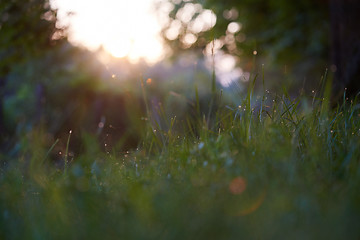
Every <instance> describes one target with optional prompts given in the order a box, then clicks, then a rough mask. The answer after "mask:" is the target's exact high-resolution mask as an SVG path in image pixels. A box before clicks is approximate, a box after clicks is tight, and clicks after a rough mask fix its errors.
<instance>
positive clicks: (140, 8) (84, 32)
mask: <svg viewBox="0 0 360 240" xmlns="http://www.w3.org/2000/svg"><path fill="white" fill-rule="evenodd" d="M153 2H154V0H131V1H129V0H103V1H101V2H100V1H95V0H52V1H51V3H52V6H53V7H54V8H57V9H58V15H59V20H60V22H59V24H60V26H69V40H70V42H72V43H73V44H75V45H81V46H85V47H87V48H89V49H90V50H96V49H98V48H99V47H101V46H102V47H103V48H104V49H105V50H106V51H107V52H109V53H110V54H111V55H113V56H114V57H117V58H123V57H127V58H129V60H130V61H132V62H136V61H138V60H139V59H141V58H143V59H145V60H146V61H148V62H150V63H151V62H156V61H159V60H160V59H161V58H162V56H163V54H164V50H163V45H162V42H161V40H160V37H159V34H158V33H159V32H160V29H161V27H160V24H159V23H158V21H157V19H156V16H155V13H154V10H153V9H152V3H153ZM69 13H70V14H69Z"/></svg>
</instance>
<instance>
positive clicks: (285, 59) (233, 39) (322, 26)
mask: <svg viewBox="0 0 360 240" xmlns="http://www.w3.org/2000/svg"><path fill="white" fill-rule="evenodd" d="M169 2H170V4H171V5H172V7H171V9H172V10H171V11H170V13H169V21H168V23H167V24H165V25H164V28H163V36H164V39H165V40H166V42H167V43H168V44H169V45H170V46H171V47H172V49H173V50H174V51H175V52H177V51H180V50H183V49H203V48H204V47H205V46H206V45H207V44H208V43H209V41H211V40H212V39H219V40H221V44H222V48H221V49H222V50H224V51H225V52H227V53H230V54H232V55H234V56H238V57H240V59H242V62H241V66H242V67H246V65H247V63H248V62H251V60H252V55H253V53H254V51H256V52H255V53H256V54H257V55H258V57H259V58H262V57H266V58H267V59H268V60H269V61H268V62H271V63H274V62H276V63H279V64H282V65H283V64H286V65H288V66H292V65H294V64H295V63H296V65H297V67H298V68H299V69H302V71H303V73H304V72H306V71H309V70H311V69H313V67H314V66H315V65H316V64H319V63H320V64H323V63H324V62H325V61H328V60H329V46H330V40H329V27H330V23H329V16H328V15H329V11H328V1H327V0H316V1H314V0H303V1H286V0H242V1H235V0H223V1H218V0H202V1H188V0H186V1H169ZM169 2H168V3H166V4H169ZM199 6H200V7H201V8H200V7H199ZM186 9H187V13H185V11H184V10H186ZM204 9H210V10H212V11H213V12H214V13H215V14H216V24H215V25H214V27H212V28H203V29H202V30H200V31H199V28H196V27H195V28H194V26H195V25H198V24H199V23H198V21H199V16H201V14H202V12H203V11H204ZM184 15H188V16H186V17H184ZM189 16H190V17H189ZM179 23H180V25H181V28H180V29H179V31H178V34H177V36H176V37H173V36H172V37H171V38H169V34H168V33H169V31H173V30H174V26H175V25H179ZM171 28H173V30H171ZM200 29H201V28H200ZM194 30H195V31H194ZM189 34H192V35H194V36H195V37H196V41H193V42H192V43H191V44H184V42H186V37H187V36H189ZM322 67H324V66H323V65H322Z"/></svg>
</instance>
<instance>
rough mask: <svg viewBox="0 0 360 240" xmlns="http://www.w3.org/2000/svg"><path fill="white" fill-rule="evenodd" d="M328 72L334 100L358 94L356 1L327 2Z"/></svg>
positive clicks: (359, 14) (359, 16)
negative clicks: (331, 72) (329, 30)
mask: <svg viewBox="0 0 360 240" xmlns="http://www.w3.org/2000/svg"><path fill="white" fill-rule="evenodd" d="M330 16H331V33H332V36H331V38H332V64H333V66H332V70H333V71H334V72H335V80H334V84H333V86H334V97H335V99H336V100H338V99H339V97H340V96H341V95H342V94H343V92H344V89H345V88H346V89H347V90H346V93H347V95H350V96H354V95H356V94H357V93H358V92H359V91H360V25H359V23H360V1H359V0H330Z"/></svg>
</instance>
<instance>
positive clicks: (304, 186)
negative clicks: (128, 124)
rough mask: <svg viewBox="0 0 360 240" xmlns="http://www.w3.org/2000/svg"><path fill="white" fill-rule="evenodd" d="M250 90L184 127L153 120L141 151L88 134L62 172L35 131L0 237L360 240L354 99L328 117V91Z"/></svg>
mask: <svg viewBox="0 0 360 240" xmlns="http://www.w3.org/2000/svg"><path fill="white" fill-rule="evenodd" d="M249 89H250V90H249V92H248V95H247V96H246V97H245V98H244V100H243V102H242V103H241V106H236V107H231V106H227V105H224V104H222V103H221V99H220V95H219V96H214V98H213V99H214V101H215V102H217V107H214V108H212V110H211V111H213V112H212V113H211V114H208V112H202V109H201V108H200V107H199V106H194V108H195V109H197V111H196V112H197V113H198V115H196V116H189V117H188V121H186V120H184V121H180V120H179V121H178V120H177V119H176V118H172V119H163V121H162V122H161V123H160V122H159V121H158V120H157V117H155V115H154V114H153V113H152V112H151V111H149V110H148V111H147V112H148V116H147V120H148V121H146V122H147V130H146V132H144V138H143V142H142V143H141V144H140V145H139V148H138V149H136V150H133V151H130V152H126V153H124V152H117V151H112V152H111V151H110V152H109V153H103V152H101V151H100V150H98V147H97V144H96V141H94V140H93V139H92V138H91V137H90V136H87V137H86V138H85V139H84V140H85V141H84V144H85V147H84V152H83V153H82V154H81V155H79V156H75V157H71V158H70V157H69V156H62V155H60V157H61V160H60V163H63V161H64V159H69V160H71V162H69V163H68V164H65V165H64V164H62V165H60V166H59V165H58V166H57V167H56V166H54V162H53V161H51V159H50V158H48V157H47V156H48V154H47V151H48V150H49V149H46V148H44V147H43V146H44V142H46V137H45V134H44V133H43V132H42V131H40V130H39V131H33V132H32V133H31V134H28V136H25V137H24V139H23V141H24V142H26V143H27V144H26V146H27V148H26V149H25V150H24V152H23V155H22V156H21V157H19V158H18V159H17V160H16V159H13V160H12V161H9V162H7V163H6V164H4V165H3V166H2V167H1V172H0V213H1V215H0V238H4V239H25V238H26V239H64V238H75V239H99V238H102V239H104V238H105V239H159V238H161V239H239V238H241V239H243V238H245V239H254V238H255V239H274V238H275V239H276V238H281V239H294V238H299V239H309V238H310V239H339V238H344V237H346V238H356V237H358V236H359V234H360V232H359V228H358V222H359V220H360V205H359V200H360V192H359V189H360V165H359V159H360V149H359V145H360V117H359V114H360V111H359V109H360V103H359V101H358V100H357V99H354V100H352V101H350V100H347V99H346V98H345V97H344V103H343V104H342V105H341V106H339V107H337V108H336V109H334V110H329V106H328V102H329V101H328V100H329V99H328V97H329V96H328V95H329V90H328V89H330V87H329V85H327V86H323V87H322V88H321V89H325V90H320V91H319V93H314V95H313V98H311V99H310V101H308V100H309V99H307V98H305V97H303V96H302V97H299V98H298V99H295V100H292V99H290V98H289V97H287V96H286V94H284V95H282V96H278V95H275V94H270V93H267V92H265V93H264V97H260V98H256V97H254V96H253V93H252V89H253V88H252V87H251V88H249ZM143 94H144V99H145V100H146V101H148V99H147V92H146V88H145V87H143ZM195 94H196V93H194V95H195ZM149 104H150V103H149ZM148 108H149V107H148ZM162 111H166V109H165V110H164V109H161V108H160V109H159V114H158V115H156V116H164V115H162V113H161V112H162ZM208 115H210V116H213V120H212V121H209V119H207V116H208ZM178 125H180V126H182V127H181V128H177V127H176V126H178ZM178 129H181V130H178ZM69 139H70V146H71V138H70V136H69ZM62 154H63V153H62ZM68 157H69V158H68ZM64 167H65V169H64Z"/></svg>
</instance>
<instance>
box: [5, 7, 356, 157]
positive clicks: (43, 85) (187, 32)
mask: <svg viewBox="0 0 360 240" xmlns="http://www.w3.org/2000/svg"><path fill="white" fill-rule="evenodd" d="M359 5H360V3H359V2H358V1H356V0H344V1H340V0H303V1H283V0H267V1H265V0H243V1H235V0H222V1H215V0H202V1H191V0H153V1H152V0H132V1H125V0H124V1H122V0H103V1H95V0H91V1H89V0H87V1H86V0H76V1H75V0H53V1H49V0H25V1H24V0H12V1H1V2H0V88H1V89H0V132H1V136H0V148H1V150H2V152H3V156H5V155H6V156H10V157H11V156H15V155H16V154H18V153H19V152H21V151H23V150H24V149H26V147H27V145H28V143H29V141H31V138H32V135H31V134H30V133H31V132H32V131H33V130H34V129H41V130H42V131H43V132H45V134H43V137H42V138H43V142H44V145H45V147H47V148H49V147H50V146H51V145H52V144H53V143H54V142H55V140H56V139H60V142H59V144H58V145H57V148H58V149H56V151H57V152H61V151H63V149H64V147H65V145H66V139H67V137H68V135H69V131H70V130H71V131H72V134H73V137H72V148H73V149H72V151H73V152H74V153H78V152H81V151H82V149H83V148H84V141H86V139H88V138H89V136H94V138H96V141H97V142H98V144H99V146H100V148H101V149H103V150H104V151H110V150H111V149H114V148H115V149H116V147H117V149H118V151H125V150H126V149H131V148H136V147H137V146H138V144H139V141H140V139H141V138H142V134H143V132H144V131H143V128H144V127H145V125H146V121H148V119H147V117H146V116H147V114H146V106H145V101H144V98H145V99H146V101H148V102H149V103H150V104H149V105H150V111H152V112H153V113H154V114H155V115H156V114H158V112H159V109H161V108H164V109H165V110H164V112H165V113H166V114H165V115H166V116H165V117H166V118H172V117H175V116H176V117H177V118H179V119H185V118H186V116H189V115H191V114H193V113H194V111H195V109H194V106H195V101H196V96H198V97H199V99H200V103H201V104H200V105H201V108H202V109H201V111H202V112H204V113H205V112H206V111H207V108H209V105H208V103H209V99H210V98H211V94H212V93H213V91H214V83H213V80H216V86H215V87H216V89H223V101H224V102H225V104H229V105H231V104H236V105H238V104H239V103H240V101H241V99H242V97H243V95H244V93H246V91H247V86H248V84H249V82H250V81H251V80H253V79H254V77H255V76H256V75H258V76H261V78H263V79H264V83H261V81H258V84H257V85H256V91H259V92H263V91H264V90H265V89H266V90H267V91H270V92H277V91H283V90H284V89H286V91H287V92H289V94H290V95H291V96H294V97H295V96H299V95H300V94H308V95H311V94H314V91H316V90H317V89H318V86H319V82H320V79H321V77H322V76H323V75H324V73H325V72H326V73H327V74H328V76H329V78H330V79H334V81H333V89H334V91H333V96H334V99H337V98H338V96H340V95H341V94H342V92H343V90H344V89H345V88H348V90H347V92H348V94H349V95H355V94H356V93H357V92H358V91H359V66H360V37H359V35H360V33H359V31H358V29H357V22H359V21H358V20H359V19H358V18H359V15H358V14H357V13H358V12H359V10H360V6H359ZM263 76H264V77H263ZM142 89H144V90H145V92H146V96H144V93H143V91H142ZM155 119H156V118H155ZM158 121H159V123H158V124H164V123H161V119H160V116H159V120H158Z"/></svg>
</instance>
